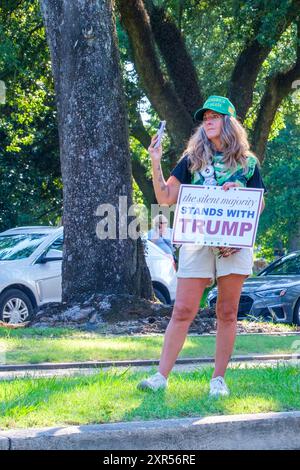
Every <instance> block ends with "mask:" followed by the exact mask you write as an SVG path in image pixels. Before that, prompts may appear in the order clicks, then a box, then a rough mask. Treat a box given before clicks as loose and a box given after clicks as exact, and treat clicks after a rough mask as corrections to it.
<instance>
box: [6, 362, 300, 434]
mask: <svg viewBox="0 0 300 470" xmlns="http://www.w3.org/2000/svg"><path fill="white" fill-rule="evenodd" d="M299 372H300V369H299V368H297V367H296V366H284V365H280V366H279V365H278V366H276V367H273V368H272V367H268V368H261V369H260V368H251V369H250V368H249V369H228V371H227V374H226V381H227V383H228V385H229V387H230V390H231V395H230V396H229V397H226V398H218V399H214V398H210V397H209V396H208V391H209V380H210V378H211V374H212V368H211V367H207V368H204V369H199V370H197V371H194V372H184V373H178V372H174V373H172V374H171V376H170V379H169V387H168V389H167V390H166V391H159V392H157V393H153V392H143V391H140V390H137V388H136V385H137V384H138V382H139V381H140V380H141V379H142V378H144V377H146V376H147V375H148V374H147V373H146V372H135V371H133V370H132V369H130V368H129V369H127V370H126V371H125V372H124V371H123V372H121V371H120V370H111V371H109V372H104V371H100V372H99V371H98V372H97V373H95V375H92V376H89V377H82V376H80V377H73V378H70V377H68V378H58V377H57V378H50V379H49V378H47V379H45V378H43V379H28V378H25V379H14V380H11V381H9V380H6V381H1V382H0V427H1V428H2V429H8V428H25V427H47V426H61V425H82V424H97V423H108V422H118V421H133V420H150V419H167V418H175V417H179V418H180V417H192V416H195V417H196V416H207V415H218V414H239V413H261V412H276V411H291V410H299V409H300V373H299Z"/></svg>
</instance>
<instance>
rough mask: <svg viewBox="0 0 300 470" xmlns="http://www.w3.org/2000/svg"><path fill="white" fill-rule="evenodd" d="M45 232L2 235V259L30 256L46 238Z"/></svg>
mask: <svg viewBox="0 0 300 470" xmlns="http://www.w3.org/2000/svg"><path fill="white" fill-rule="evenodd" d="M47 236H48V234H45V233H30V234H28V233H25V234H24V233H22V234H17V235H2V236H0V260H1V261H6V260H10V261H12V260H17V259H23V258H28V257H29V256H30V255H32V253H33V252H34V250H35V249H36V248H37V247H38V246H39V245H40V244H41V243H42V242H43V241H44V240H45V238H46V237H47Z"/></svg>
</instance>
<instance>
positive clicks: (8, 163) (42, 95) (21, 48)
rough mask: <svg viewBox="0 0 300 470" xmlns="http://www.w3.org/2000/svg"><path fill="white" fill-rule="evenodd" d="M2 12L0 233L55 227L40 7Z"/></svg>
mask: <svg viewBox="0 0 300 470" xmlns="http://www.w3.org/2000/svg"><path fill="white" fill-rule="evenodd" d="M13 3H14V2H12V5H11V7H10V8H9V9H7V10H5V8H3V7H2V10H1V11H0V13H1V20H0V31H1V32H2V42H1V45H0V52H1V51H2V50H3V51H5V53H4V54H0V57H1V59H0V63H1V66H2V67H1V73H0V79H2V80H4V81H5V84H6V88H7V90H6V94H7V100H6V104H5V105H4V106H1V108H0V112H1V114H0V191H1V202H0V208H1V211H0V230H3V229H6V228H10V227H13V226H16V225H27V224H49V223H50V224H56V223H57V221H58V220H59V218H60V217H61V205H62V183H61V176H60V162H59V147H58V132H57V123H56V111H55V96H54V89H53V80H52V76H51V65H50V57H49V52H48V48H47V44H46V38H45V30H44V27H43V23H42V18H41V15H40V7H39V2H38V1H37V0H34V1H24V2H22V4H20V2H18V3H15V8H13V6H14V5H13Z"/></svg>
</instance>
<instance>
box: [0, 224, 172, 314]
mask: <svg viewBox="0 0 300 470" xmlns="http://www.w3.org/2000/svg"><path fill="white" fill-rule="evenodd" d="M62 248H63V228H62V227H59V228H57V227H44V226H38V227H17V228H14V229H10V230H6V231H5V232H2V233H0V318H1V319H2V320H3V321H5V322H8V323H20V322H23V321H27V320H30V319H31V318H32V316H33V315H34V312H35V310H36V308H37V307H38V306H40V305H42V304H45V303H48V302H60V301H61V292H62V289H61V265H62ZM146 262H147V265H148V268H149V270H150V274H151V279H152V283H153V288H154V292H155V294H156V296H157V297H158V299H159V300H160V301H161V302H163V303H172V302H173V301H174V299H175V292H176V284H177V278H176V270H175V266H174V263H173V262H172V260H171V259H170V257H169V256H167V255H166V254H165V253H164V252H163V251H162V250H161V249H160V248H159V247H158V246H156V245H154V244H153V243H152V242H150V241H149V240H146Z"/></svg>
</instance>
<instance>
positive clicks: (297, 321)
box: [293, 299, 300, 326]
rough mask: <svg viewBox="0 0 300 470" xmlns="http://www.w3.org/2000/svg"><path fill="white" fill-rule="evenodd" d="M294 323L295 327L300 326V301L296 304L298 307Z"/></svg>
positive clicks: (295, 311)
mask: <svg viewBox="0 0 300 470" xmlns="http://www.w3.org/2000/svg"><path fill="white" fill-rule="evenodd" d="M293 323H295V325H299V326H300V299H298V302H297V303H296V307H295V310H294V318H293Z"/></svg>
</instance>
